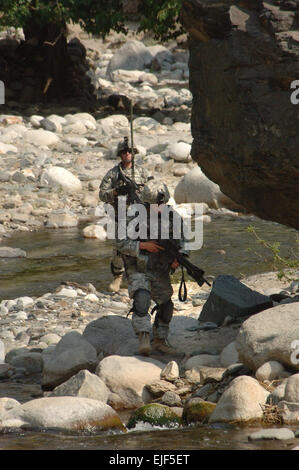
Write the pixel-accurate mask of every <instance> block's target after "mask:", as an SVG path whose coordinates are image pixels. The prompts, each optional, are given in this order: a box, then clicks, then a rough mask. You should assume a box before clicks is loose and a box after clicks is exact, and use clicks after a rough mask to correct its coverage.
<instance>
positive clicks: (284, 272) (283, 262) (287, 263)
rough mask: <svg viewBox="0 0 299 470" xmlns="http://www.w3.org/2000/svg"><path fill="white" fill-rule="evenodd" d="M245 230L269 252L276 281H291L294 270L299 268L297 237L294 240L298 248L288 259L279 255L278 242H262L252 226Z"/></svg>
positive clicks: (298, 242) (298, 238)
mask: <svg viewBox="0 0 299 470" xmlns="http://www.w3.org/2000/svg"><path fill="white" fill-rule="evenodd" d="M246 230H247V232H249V233H252V234H253V235H254V236H255V238H256V241H257V243H259V244H260V245H262V246H264V247H265V248H266V249H267V250H268V251H270V253H271V255H272V257H273V269H274V270H275V271H277V277H278V279H283V278H285V279H286V280H289V281H293V280H294V278H293V275H294V274H293V273H294V270H296V269H298V268H299V237H297V240H296V241H297V244H298V248H297V249H296V250H295V252H292V253H291V255H290V256H289V257H284V256H282V255H281V254H280V242H274V243H272V244H271V243H269V242H268V241H266V240H263V239H262V238H260V237H259V235H258V234H257V232H256V230H255V228H254V227H253V226H252V225H250V226H249V227H247V229H246ZM247 250H248V251H252V250H251V248H248V249H247ZM255 254H256V255H258V256H259V257H262V255H260V254H259V253H255Z"/></svg>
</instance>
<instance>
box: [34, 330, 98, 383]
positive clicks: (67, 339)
mask: <svg viewBox="0 0 299 470" xmlns="http://www.w3.org/2000/svg"><path fill="white" fill-rule="evenodd" d="M98 362H99V361H98V358H97V353H96V350H95V348H94V347H93V346H92V345H91V344H90V343H89V342H88V341H87V340H86V339H85V338H83V336H82V335H80V333H78V332H77V331H70V332H69V333H67V334H66V335H64V336H63V338H62V339H61V340H60V341H59V343H57V345H56V347H55V349H54V350H53V351H52V352H51V353H50V354H45V355H44V369H43V375H42V388H43V390H52V389H53V388H55V387H57V386H58V385H60V384H62V383H63V382H65V381H66V380H68V379H69V378H70V377H72V376H73V375H75V374H76V373H77V372H79V371H80V370H82V369H87V370H89V371H90V372H94V370H95V368H96V366H97V364H98Z"/></svg>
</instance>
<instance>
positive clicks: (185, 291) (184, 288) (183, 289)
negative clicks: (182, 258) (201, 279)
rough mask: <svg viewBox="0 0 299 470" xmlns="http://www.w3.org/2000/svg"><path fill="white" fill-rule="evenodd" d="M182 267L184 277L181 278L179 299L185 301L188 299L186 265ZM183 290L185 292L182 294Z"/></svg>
mask: <svg viewBox="0 0 299 470" xmlns="http://www.w3.org/2000/svg"><path fill="white" fill-rule="evenodd" d="M181 268H182V278H181V283H180V288H179V301H180V302H185V301H186V299H187V287H186V282H185V275H184V266H181ZM182 291H183V294H182Z"/></svg>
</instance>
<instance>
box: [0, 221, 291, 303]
mask: <svg viewBox="0 0 299 470" xmlns="http://www.w3.org/2000/svg"><path fill="white" fill-rule="evenodd" d="M249 225H253V226H254V228H255V229H256V231H257V233H258V235H259V236H260V237H261V238H262V239H265V240H267V241H268V242H270V243H274V242H280V244H281V254H282V255H284V256H289V255H292V250H295V249H296V237H298V232H297V231H296V230H294V229H291V228H288V227H285V226H283V225H279V224H276V223H272V222H265V221H262V220H260V219H257V218H254V220H240V219H236V220H225V219H223V218H222V219H216V220H214V221H213V222H212V223H209V224H205V225H204V228H203V247H202V249H201V250H199V251H194V252H191V255H190V260H191V261H192V262H193V263H195V264H197V265H198V266H200V267H201V268H202V269H204V271H205V273H206V275H213V276H215V277H216V276H217V275H219V274H231V275H234V276H236V277H238V278H240V277H242V276H243V275H245V276H248V275H251V274H257V273H262V272H267V271H272V270H274V268H273V262H272V261H273V255H272V252H271V251H270V250H267V249H266V248H264V247H263V246H261V245H260V244H258V243H257V241H256V239H255V237H254V235H253V234H250V233H248V232H247V231H246V228H247V227H248V226H249ZM0 246H11V247H15V248H21V249H23V250H25V251H26V253H27V257H26V258H18V259H8V258H7V259H1V258H0V300H1V299H12V298H16V297H20V296H23V295H28V296H39V295H42V294H44V293H46V292H51V291H52V290H53V289H55V288H56V287H57V286H58V285H59V284H60V283H61V282H62V281H76V282H79V283H82V284H84V283H88V282H91V283H92V284H94V286H95V287H96V288H97V289H105V288H106V286H107V282H108V280H109V279H110V278H111V273H110V268H109V264H110V255H111V243H110V241H107V242H101V241H98V240H91V239H85V238H83V236H82V227H81V228H80V227H79V228H74V229H58V230H50V229H44V230H40V231H38V232H21V233H18V234H15V235H14V236H13V237H11V238H9V239H7V240H5V241H3V242H2V244H1V245H0ZM248 249H249V250H251V251H248ZM219 250H221V251H222V250H224V251H225V254H223V253H218V252H217V251H219ZM176 276H177V279H178V276H179V274H177V275H176Z"/></svg>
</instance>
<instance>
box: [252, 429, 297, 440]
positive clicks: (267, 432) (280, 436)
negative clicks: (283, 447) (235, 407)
mask: <svg viewBox="0 0 299 470" xmlns="http://www.w3.org/2000/svg"><path fill="white" fill-rule="evenodd" d="M270 439H276V440H279V441H285V440H288V439H295V434H294V433H293V431H291V430H290V429H288V428H280V429H276V428H274V429H262V430H261V431H256V432H253V433H252V434H249V436H248V440H249V441H259V440H270Z"/></svg>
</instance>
